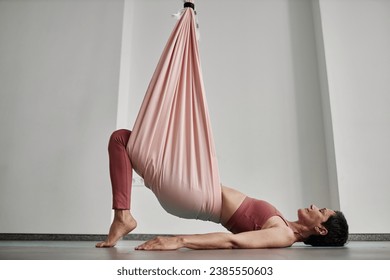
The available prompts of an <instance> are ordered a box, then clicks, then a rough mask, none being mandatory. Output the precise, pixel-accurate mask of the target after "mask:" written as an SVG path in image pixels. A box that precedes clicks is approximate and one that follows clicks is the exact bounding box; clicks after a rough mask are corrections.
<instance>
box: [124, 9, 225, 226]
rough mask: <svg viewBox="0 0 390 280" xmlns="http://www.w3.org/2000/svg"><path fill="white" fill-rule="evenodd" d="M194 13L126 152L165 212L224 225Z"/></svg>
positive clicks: (169, 52) (171, 47)
mask: <svg viewBox="0 0 390 280" xmlns="http://www.w3.org/2000/svg"><path fill="white" fill-rule="evenodd" d="M195 29H196V23H195V14H194V10H193V9H185V10H184V11H183V14H182V16H181V18H180V19H179V21H178V22H177V24H176V26H175V28H174V30H173V32H172V34H171V36H170V37H169V40H168V42H167V44H166V46H165V49H164V51H163V53H162V55H161V58H160V61H159V63H158V65H157V68H156V70H155V72H154V75H153V77H152V79H151V82H150V84H149V87H148V89H147V92H146V95H145V98H144V101H143V103H142V105H141V109H140V111H139V114H138V117H137V119H136V122H135V125H134V128H133V130H132V133H131V136H130V140H129V142H128V144H127V151H128V154H129V156H130V158H131V162H132V166H133V168H134V170H135V171H136V172H137V173H138V174H139V175H140V176H141V177H143V178H144V181H145V185H146V186H147V187H148V188H150V189H151V190H152V191H153V192H154V194H155V195H156V197H157V198H158V200H159V202H160V203H161V205H162V206H163V207H164V208H165V210H166V211H168V212H169V213H172V214H174V215H176V216H179V217H183V218H192V219H201V220H211V221H214V222H219V220H220V214H221V205H222V198H221V186H220V180H219V171H218V164H217V156H216V151H215V146H214V139H213V135H212V131H211V125H210V119H209V114H208V108H207V103H206V98H205V91H204V85H203V78H202V71H201V66H200V58H199V49H198V43H197V38H196V31H195Z"/></svg>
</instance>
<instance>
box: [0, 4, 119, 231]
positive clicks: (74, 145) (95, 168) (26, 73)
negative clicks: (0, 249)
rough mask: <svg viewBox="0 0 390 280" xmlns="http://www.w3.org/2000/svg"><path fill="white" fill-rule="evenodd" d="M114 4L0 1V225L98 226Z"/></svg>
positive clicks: (115, 44)
mask: <svg viewBox="0 0 390 280" xmlns="http://www.w3.org/2000/svg"><path fill="white" fill-rule="evenodd" d="M122 14H123V1H119V0H118V1H111V0H110V1H103V0H101V1H99V0H96V1H87V0H71V1H65V0H51V1H29V0H26V1H22V0H18V1H0V128H1V130H0V131H1V132H0V133H1V137H0V151H1V156H0V232H2V233H4V232H5V233H7V232H9V233H96V232H103V231H105V230H107V229H106V228H107V221H108V220H109V219H110V211H108V209H109V208H110V207H111V203H110V201H109V200H110V182H109V178H108V176H107V174H108V173H107V172H108V163H107V139H108V137H109V135H110V133H111V131H112V130H113V128H114V127H115V122H116V112H117V94H118V75H119V62H120V46H121V44H120V43H121V30H122Z"/></svg>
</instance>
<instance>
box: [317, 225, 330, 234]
mask: <svg viewBox="0 0 390 280" xmlns="http://www.w3.org/2000/svg"><path fill="white" fill-rule="evenodd" d="M314 230H315V231H316V232H317V233H318V234H319V235H327V234H328V230H327V229H326V228H325V227H322V226H321V227H315V228H314Z"/></svg>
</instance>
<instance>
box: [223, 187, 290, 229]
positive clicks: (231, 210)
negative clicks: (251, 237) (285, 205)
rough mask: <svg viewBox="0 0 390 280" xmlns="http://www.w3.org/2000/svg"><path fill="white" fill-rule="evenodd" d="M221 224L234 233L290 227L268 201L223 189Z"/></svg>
mask: <svg viewBox="0 0 390 280" xmlns="http://www.w3.org/2000/svg"><path fill="white" fill-rule="evenodd" d="M221 224H222V225H223V226H224V227H226V228H227V229H228V230H230V231H231V232H233V233H239V232H243V231H251V230H259V229H265V228H270V227H276V226H288V222H287V221H286V220H285V219H284V217H283V216H282V215H281V213H280V212H279V211H278V210H277V209H276V208H275V207H274V206H272V205H271V204H269V203H268V202H266V201H262V200H257V199H253V198H249V197H247V196H246V195H245V194H243V193H241V192H239V191H237V190H234V189H231V188H228V187H224V186H223V187H222V215H221Z"/></svg>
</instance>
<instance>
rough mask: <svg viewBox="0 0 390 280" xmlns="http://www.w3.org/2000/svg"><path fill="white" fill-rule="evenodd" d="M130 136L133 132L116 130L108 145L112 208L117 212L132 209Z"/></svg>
mask: <svg viewBox="0 0 390 280" xmlns="http://www.w3.org/2000/svg"><path fill="white" fill-rule="evenodd" d="M130 134H131V131H130V130H127V129H120V130H116V131H114V132H113V133H112V135H111V137H110V141H109V143H108V155H109V160H110V177H111V186H112V200H113V201H112V208H113V209H117V210H126V209H130V198H131V187H132V180H133V168H132V165H131V161H130V158H129V155H128V154H127V151H126V146H127V142H128V141H129V138H130Z"/></svg>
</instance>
